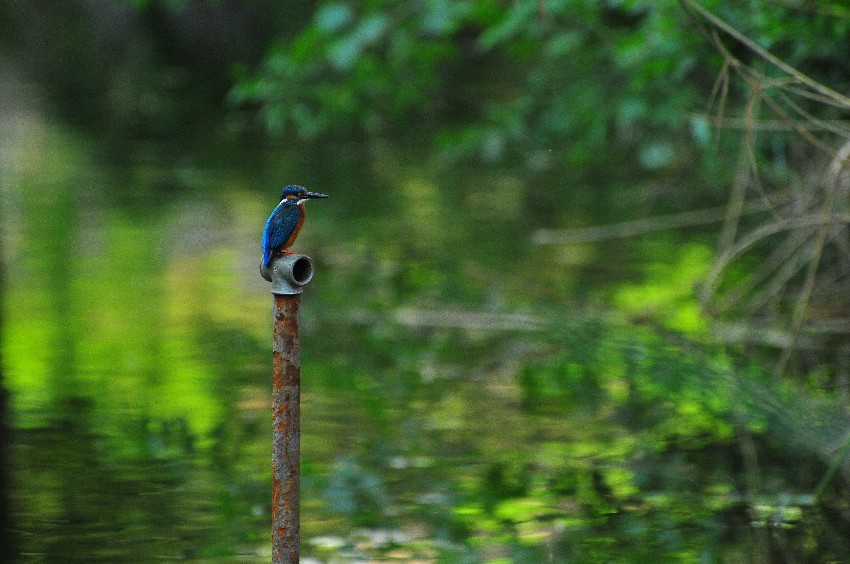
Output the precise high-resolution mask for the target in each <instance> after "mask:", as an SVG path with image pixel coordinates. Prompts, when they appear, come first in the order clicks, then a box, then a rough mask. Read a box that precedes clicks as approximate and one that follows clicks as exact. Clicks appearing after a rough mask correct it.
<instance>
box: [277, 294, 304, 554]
mask: <svg viewBox="0 0 850 564" xmlns="http://www.w3.org/2000/svg"><path fill="white" fill-rule="evenodd" d="M300 306H301V296H300V295H299V294H291V295H287V294H274V393H273V396H272V406H273V420H274V445H273V454H272V562H273V563H274V564H282V563H287V564H290V563H291V564H294V563H297V562H298V559H299V555H300V543H301V525H300V520H301V519H300V499H299V498H300V493H301V491H300V490H301V468H300V463H301V405H300V403H301V338H300V334H299V333H300V327H299V325H300V323H299V311H298V310H299V308H300Z"/></svg>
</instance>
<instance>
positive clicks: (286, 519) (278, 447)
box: [260, 255, 313, 564]
mask: <svg viewBox="0 0 850 564" xmlns="http://www.w3.org/2000/svg"><path fill="white" fill-rule="evenodd" d="M260 272H261V274H262V275H263V278H265V279H266V280H269V281H270V282H271V283H272V294H273V295H274V354H273V358H274V364H273V366H274V368H273V390H274V391H273V394H272V419H273V422H274V431H273V433H272V436H273V447H272V562H273V564H284V563H286V564H295V563H297V562H298V560H299V556H300V553H301V516H300V509H301V501H300V495H301V467H300V465H301V331H300V319H299V309H300V307H301V295H300V294H301V291H302V289H303V287H304V286H305V285H307V284H308V283H309V282H310V280H312V278H313V262H312V261H311V260H310V258H309V257H306V256H303V255H283V256H282V257H279V258H277V259H276V260H274V261H272V263H271V264H270V265H269V266H268V267H261V268H260Z"/></svg>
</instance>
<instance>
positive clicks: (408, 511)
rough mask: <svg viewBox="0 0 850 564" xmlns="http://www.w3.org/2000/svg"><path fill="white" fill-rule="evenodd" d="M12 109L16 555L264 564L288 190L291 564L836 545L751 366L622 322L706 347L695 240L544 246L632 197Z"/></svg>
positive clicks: (628, 555) (389, 148)
mask: <svg viewBox="0 0 850 564" xmlns="http://www.w3.org/2000/svg"><path fill="white" fill-rule="evenodd" d="M8 119H9V121H7V126H6V129H5V130H4V131H5V134H6V135H5V142H4V144H3V158H4V165H5V166H4V168H5V170H6V173H5V175H4V180H3V182H2V184H0V186H2V198H3V239H4V253H3V255H4V256H3V259H4V270H5V281H6V283H5V289H4V292H5V299H4V311H3V314H4V315H3V322H4V326H3V341H2V344H3V350H2V354H3V363H4V370H3V378H4V382H3V384H4V387H5V388H6V389H7V390H8V391H9V392H10V407H11V411H10V414H9V416H8V417H7V419H8V423H9V424H10V425H11V431H10V437H9V445H8V446H9V448H8V453H9V454H8V457H9V462H10V479H11V484H10V492H9V497H10V502H11V511H10V513H11V519H12V525H13V531H14V532H15V535H14V542H15V543H16V544H17V546H18V549H19V551H20V553H21V554H22V555H23V558H22V560H23V561H39V562H70V561H81V562H92V561H102V562H120V561H161V560H166V561H169V560H177V559H186V560H191V561H207V560H219V559H220V560H233V561H236V560H238V561H258V562H260V561H267V560H268V558H269V555H270V546H269V545H270V498H271V465H270V458H271V454H270V453H271V444H270V441H271V412H270V389H271V296H270V293H269V286H268V285H267V283H266V282H265V281H263V280H262V279H261V278H260V276H259V273H258V271H257V265H258V261H259V257H260V248H259V238H260V233H261V230H262V227H263V224H264V222H265V219H266V217H267V215H268V213H269V212H270V211H271V209H272V208H273V207H274V205H275V204H276V203H277V195H278V193H279V189H280V187H281V185H283V184H287V183H300V184H303V185H305V186H307V187H309V188H310V189H313V190H316V191H320V192H324V193H328V194H330V195H331V197H330V198H329V199H328V200H323V201H318V202H311V203H310V204H309V217H308V220H307V223H306V226H305V228H304V230H303V232H302V235H301V237H300V238H299V240H298V242H297V244H296V246H295V250H297V251H299V252H302V253H305V254H309V255H310V256H311V257H312V258H313V259H314V261H315V263H316V268H317V272H316V276H315V279H314V281H313V283H312V284H311V286H310V287H309V288H308V290H307V291H306V292H305V294H304V297H303V305H302V338H303V342H302V383H303V384H302V418H303V421H302V426H303V436H302V451H303V452H302V455H303V461H302V480H303V481H302V545H303V555H304V556H305V557H311V558H315V559H319V560H321V561H329V560H333V559H336V560H333V561H352V560H355V561H356V560H365V559H387V560H395V561H407V560H418V561H440V562H484V561H487V562H509V561H511V562H512V561H515V562H544V561H554V562H561V561H603V560H604V561H645V559H646V558H661V559H664V560H670V561H713V560H715V559H721V558H722V559H726V560H727V561H741V560H750V559H753V558H757V557H758V558H761V557H762V555H765V554H770V551H771V550H774V549H775V547H776V546H783V544H782V543H785V546H788V545H789V544H790V545H793V546H794V547H799V548H794V549H793V550H798V551H799V553H800V554H821V555H823V554H827V555H830V554H833V555H834V554H846V552H842V550H844V548H845V547H846V544H845V543H846V540H845V539H844V537H843V535H842V534H841V533H840V532H838V531H836V530H834V529H833V528H831V526H830V525H829V524H828V523H829V522H830V519H831V518H830V517H829V515H830V514H829V510H830V507H826V508H824V507H820V506H818V505H816V504H813V501H812V499H811V497H810V496H809V497H806V496H807V494H808V493H809V492H811V491H812V490H813V489H814V487H815V485H816V484H817V482H818V480H819V479H820V478H821V476H822V475H823V471H824V468H825V465H826V464H827V463H828V462H829V460H830V458H829V454H823V452H824V450H821V451H817V449H816V448H814V447H811V448H809V449H808V450H807V449H806V448H800V447H799V444H798V443H794V444H795V445H796V446H795V447H794V449H796V450H794V451H793V452H792V453H785V454H782V455H779V454H777V452H781V451H782V450H783V449H782V448H781V447H780V448H779V449H778V450H777V449H773V447H772V446H770V445H771V443H770V441H771V440H773V439H770V438H769V437H770V435H769V434H765V435H764V436H765V437H768V438H765V439H764V440H763V441H762V439H760V438H759V437H761V436H762V433H764V432H765V429H768V430H769V429H770V428H771V425H772V424H773V419H772V418H771V417H773V416H774V415H775V413H772V412H762V411H759V410H754V409H752V408H751V406H749V404H748V401H749V400H748V399H747V397H750V396H747V395H746V394H744V395H743V396H742V395H741V394H742V392H741V390H740V388H738V387H736V386H738V385H739V383H737V382H738V380H737V378H738V377H739V376H740V375H741V374H742V373H743V375H744V377H746V378H750V377H752V378H757V377H758V375H759V374H760V372H759V370H758V368H757V367H752V366H749V365H746V363H736V362H735V361H733V360H730V358H729V357H727V356H726V354H725V353H723V352H721V351H719V350H718V349H716V348H715V347H713V346H709V345H705V346H699V345H695V344H694V343H692V342H690V341H689V340H687V339H685V338H684V337H682V336H681V335H678V334H676V333H667V332H666V330H665V331H660V330H652V329H648V328H644V327H639V326H637V325H630V324H629V323H628V322H627V321H626V318H627V317H628V316H633V317H640V316H641V315H643V314H645V313H647V312H653V313H654V314H657V315H658V316H659V317H660V318H661V319H662V320H664V322H665V323H666V324H667V326H668V327H672V328H673V329H685V330H687V331H688V332H689V335H690V336H691V337H689V338H693V337H694V336H699V335H700V334H701V333H700V332H701V327H702V325H703V324H704V321H701V320H700V318H699V313H698V311H697V309H696V305H695V301H694V297H693V285H694V284H695V283H696V281H697V280H698V278H699V276H701V275H702V274H704V272H705V271H706V269H707V268H708V266H709V264H710V260H711V239H710V238H708V237H704V236H701V235H699V234H689V235H687V236H686V235H682V234H672V235H671V234H662V235H659V236H656V237H654V238H649V239H644V240H642V241H636V242H629V243H625V242H616V243H614V244H608V245H571V246H557V247H551V246H539V245H535V244H533V243H532V239H533V234H534V232H535V231H536V230H537V229H540V228H544V227H545V228H551V227H564V226H569V225H576V224H593V223H599V222H603V221H606V220H610V217H607V216H606V213H611V212H610V210H611V209H612V206H611V202H613V201H615V200H616V201H619V202H620V204H619V205H620V208H616V207H615V208H614V209H615V210H616V209H620V210H622V209H623V208H625V209H628V208H630V207H632V205H633V204H632V202H631V201H630V200H629V198H630V197H631V198H634V196H630V195H629V194H630V192H629V191H628V190H626V189H625V187H624V189H623V190H622V191H621V192H619V193H615V194H600V193H596V192H594V190H593V187H588V186H584V187H582V186H573V185H569V184H566V183H564V182H563V181H561V180H559V178H558V177H557V176H556V175H551V176H550V177H548V178H540V179H533V178H528V177H526V176H524V175H523V174H521V173H519V172H514V171H513V170H512V169H511V167H509V166H508V167H502V168H493V167H486V166H483V165H473V164H468V163H460V164H455V165H452V166H440V165H439V164H438V163H435V162H434V161H433V160H430V159H425V158H422V155H423V153H424V152H425V148H422V147H418V146H417V145H416V144H415V142H409V141H408V142H407V143H401V142H399V143H389V142H388V143H387V144H386V145H382V144H375V143H372V144H369V145H363V146H361V145H358V144H356V143H343V144H340V145H338V146H325V145H308V146H299V147H287V146H279V147H269V146H259V147H253V148H251V146H250V144H249V143H243V142H238V141H233V140H232V139H231V140H225V141H221V140H215V139H213V140H203V139H190V140H183V141H182V142H181V143H172V144H169V143H167V142H148V143H146V142H143V141H137V142H133V143H129V144H128V145H127V146H124V147H115V146H114V145H113V144H111V143H107V142H105V141H104V139H101V138H99V137H97V136H96V135H90V134H84V133H80V132H78V131H74V130H70V129H67V128H65V127H63V126H60V125H59V124H58V123H57V122H56V121H54V120H53V119H51V118H50V117H49V114H48V113H46V112H44V111H43V110H42V109H41V108H40V107H39V106H38V105H27V104H23V105H21V106H19V107H18V111H17V112H16V113H14V114H12V115H11V116H9V118H8ZM606 210H609V211H606ZM648 265H651V266H648ZM665 308H667V310H669V314H665V313H664V312H665ZM751 395H752V394H751ZM742 397H743V399H741V398H742ZM790 402H791V400H789V403H790ZM792 416H793V414H792V415H791V416H789V415H787V414H786V419H785V420H786V422H787V421H788V418H789V417H792ZM804 423H805V422H804ZM751 433H754V434H755V436H756V443H757V444H756V447H754V448H757V449H758V450H759V453H760V456H762V458H761V459H760V462H761V464H762V465H763V466H762V468H761V469H760V470H753V471H754V472H763V474H765V475H767V478H765V481H766V485H765V486H763V487H762V488H761V489H760V490H759V495H760V496H761V497H758V499H755V498H753V497H750V496H749V494H747V493H746V492H747V488H748V487H749V486H750V484H749V483H748V482H747V478H748V477H749V476H751V474H747V471H748V470H747V468H742V467H746V457H743V458H744V461H743V462H742V456H743V455H742V449H741V447H740V444H741V442H742V441H744V439H746V440H747V441H750V442H752V440H753V439H752V437H751V436H750V434H751ZM742 437H743V438H742ZM774 437H775V435H774ZM746 444H749V443H746ZM792 450H793V449H792ZM813 450H814V451H815V453H814V454H815V456H812V454H813ZM789 461H791V462H789ZM788 464H791V465H792V467H793V469H794V470H793V472H789V473H787V474H786V475H783V474H782V469H783V468H786V465H788ZM750 470H752V469H750ZM774 474H775V475H774ZM757 507H761V508H762V509H761V511H762V512H765V511H766V512H767V513H766V514H765V515H767V516H768V517H769V518H768V517H765V516H762V517H759V514H757V513H754V511H755V509H754V508H757ZM765 508H766V509H765ZM768 525H769V526H768ZM771 527H772V528H771ZM777 539H778V540H777ZM813 539H820V540H813ZM807 543H808V544H807ZM806 551H809V552H806Z"/></svg>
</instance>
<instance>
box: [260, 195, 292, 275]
mask: <svg viewBox="0 0 850 564" xmlns="http://www.w3.org/2000/svg"><path fill="white" fill-rule="evenodd" d="M300 213H301V210H299V209H298V206H296V205H292V204H287V203H286V202H284V203H281V204H278V206H277V207H276V208H275V209H274V211H273V212H272V214H271V216H269V219H268V221H266V229H265V230H264V231H263V264H264V265H268V264H269V262H270V261H271V258H272V253H273V252H274V251H275V250H276V249H279V248H280V247H282V246H283V245H284V244H285V243H286V241H288V240H289V236H290V235H292V232H293V231H294V230H295V227H296V226H297V225H298V216H299V215H300Z"/></svg>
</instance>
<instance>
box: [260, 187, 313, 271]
mask: <svg viewBox="0 0 850 564" xmlns="http://www.w3.org/2000/svg"><path fill="white" fill-rule="evenodd" d="M327 197H328V196H327V194H317V193H315V192H308V191H307V189H306V188H304V187H303V186H298V185H295V184H290V185H289V186H286V187H285V188H284V189H283V191H282V192H281V193H280V203H279V204H278V205H277V207H275V209H274V211H273V212H272V214H271V215H270V216H269V219H268V220H267V221H266V228H265V230H264V231H263V266H268V265H269V263H270V262H271V260H272V258H273V257H274V255H275V254H276V253H282V254H292V251H290V250H289V247H291V246H292V244H293V243H294V242H295V238H296V237H298V233H300V232H301V226H303V225H304V218H305V217H306V215H307V213H306V210H305V209H304V203H305V202H306V201H307V200H309V199H312V198H327Z"/></svg>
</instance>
